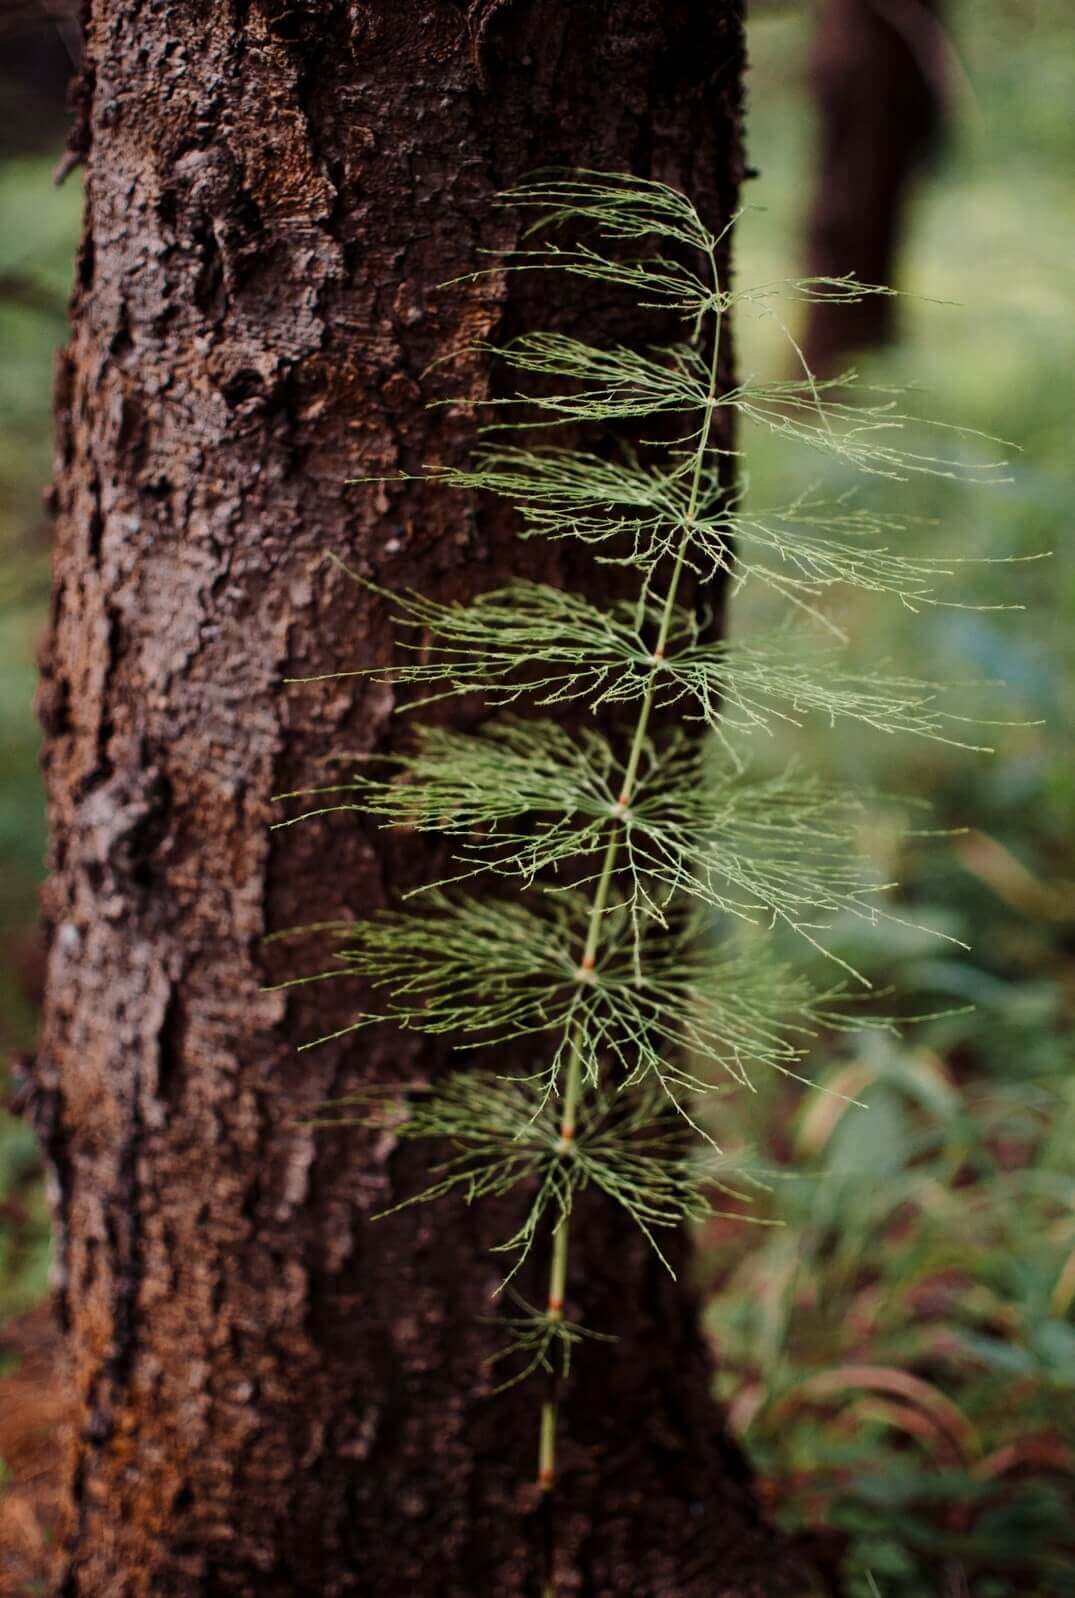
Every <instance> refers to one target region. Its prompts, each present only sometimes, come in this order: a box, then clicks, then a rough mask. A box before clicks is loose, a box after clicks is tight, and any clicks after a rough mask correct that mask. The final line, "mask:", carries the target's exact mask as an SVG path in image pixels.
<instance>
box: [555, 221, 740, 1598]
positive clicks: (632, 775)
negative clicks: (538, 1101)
mask: <svg viewBox="0 0 1075 1598" xmlns="http://www.w3.org/2000/svg"><path fill="white" fill-rule="evenodd" d="M710 263H711V266H712V269H713V280H714V285H715V288H716V289H717V292H718V293H719V286H720V285H719V277H718V273H717V263H716V254H715V251H713V252H711V254H710ZM720 331H721V313H720V310H719V308H718V309H717V310H716V313H715V326H714V331H713V352H712V356H711V360H710V369H709V392H708V395H707V399H706V407H705V417H704V420H703V422H702V426H701V430H700V433H699V438H698V451H697V454H696V456H695V460H694V470H693V477H692V480H691V492H690V500H689V503H688V506H687V514H686V517H685V519H684V524H683V532H682V536H681V538H680V541H679V546H678V549H677V551H676V558H675V564H674V565H673V568H672V575H671V577H670V579H669V583H668V591H667V593H666V595H665V599H664V607H663V610H662V612H661V621H660V626H659V628H658V632H657V642H656V644H655V646H654V650H653V660H652V664H651V666H650V671H649V677H648V680H647V682H646V688H645V692H644V694H643V696H642V704H641V707H640V709H639V713H638V721H637V723H636V725H635V730H634V736H633V738H632V740H631V748H630V752H629V754H628V757H627V765H626V767H625V768H624V778H623V787H622V789H621V791H620V796H619V800H618V802H617V804H616V807H615V810H614V812H613V815H612V818H611V833H610V835H609V840H608V844H607V846H606V849H605V854H604V859H603V861H602V864H601V870H600V873H599V874H598V878H597V886H596V888H595V889H594V896H593V903H592V905H591V907H590V916H589V922H588V926H587V932H586V943H585V946H584V949H583V955H582V960H581V962H580V964H579V969H578V980H579V981H580V982H593V981H594V970H595V967H596V964H597V951H598V946H599V944H600V938H601V925H602V922H603V920H604V915H605V910H606V908H607V905H608V896H609V892H610V890H611V887H612V878H613V874H614V872H615V867H616V857H617V855H618V853H619V847H620V840H621V838H622V836H623V832H624V830H625V829H626V828H627V827H628V826H629V825H630V804H631V799H632V796H633V792H634V784H635V779H636V778H637V776H638V766H639V762H640V760H641V758H642V751H643V749H644V747H645V742H646V733H647V731H648V728H649V722H650V716H651V715H652V712H653V703H654V699H655V697H656V690H657V674H658V672H659V671H660V669H661V666H662V663H663V661H664V652H665V647H666V645H667V643H668V635H669V632H670V631H671V627H672V618H673V616H674V614H675V604H676V594H677V592H678V589H679V584H680V580H681V578H682V576H683V566H684V562H685V560H686V554H687V546H688V545H689V543H690V541H691V537H692V535H693V532H694V521H695V517H696V516H697V514H698V499H699V495H700V493H701V485H702V469H703V467H704V465H705V458H706V453H707V451H708V449H709V435H710V431H711V429H712V425H713V412H714V410H715V408H716V406H715V401H716V397H717V367H718V362H719V359H720ZM581 1093H582V1049H581V1046H580V1039H579V1036H578V1033H577V1032H576V1034H575V1038H574V1041H573V1044H572V1048H571V1054H570V1058H569V1060H568V1066H567V1074H566V1079H565V1082H564V1098H563V1109H562V1112H561V1116H560V1144H559V1152H560V1155H561V1158H563V1159H570V1158H571V1157H572V1151H573V1147H574V1142H575V1132H576V1122H577V1115H578V1106H579V1099H580V1097H581ZM569 1236H570V1218H569V1216H568V1215H567V1213H566V1212H565V1213H564V1214H563V1215H562V1216H561V1217H560V1222H559V1224H558V1226H557V1228H556V1231H555V1232H554V1234H553V1249H552V1262H551V1265H550V1268H549V1296H548V1303H547V1305H546V1310H545V1313H546V1316H547V1318H548V1320H549V1322H550V1324H553V1325H559V1324H560V1323H561V1322H562V1320H563V1316H564V1298H565V1295H566V1291H567V1259H568V1242H569ZM559 1385H560V1384H559V1382H558V1380H557V1379H556V1376H555V1374H554V1376H553V1380H552V1385H551V1388H550V1394H549V1397H548V1398H546V1400H545V1402H544V1403H543V1405H542V1407H541V1432H540V1442H539V1448H538V1485H539V1487H540V1489H541V1491H542V1493H543V1494H548V1493H551V1492H552V1489H553V1487H554V1485H555V1481H556V1437H557V1428H558V1420H559V1409H560V1403H559ZM543 1598H556V1582H555V1576H554V1573H553V1572H552V1571H551V1570H549V1571H548V1572H547V1573H546V1578H545V1583H544V1588H543Z"/></svg>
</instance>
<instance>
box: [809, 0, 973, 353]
mask: <svg viewBox="0 0 1075 1598" xmlns="http://www.w3.org/2000/svg"><path fill="white" fill-rule="evenodd" d="M943 7H944V0H823V4H822V7H821V13H820V16H819V19H818V24H817V31H816V33H815V38H814V50H813V62H812V76H813V82H814V93H815V101H816V105H817V116H818V162H817V172H816V178H815V188H814V199H813V203H812V206H811V211H810V220H809V232H808V244H807V270H808V271H809V272H810V273H811V274H815V273H816V274H818V275H820V276H828V277H840V276H842V275H843V274H844V273H845V272H854V274H855V275H856V277H858V278H859V279H861V281H862V282H864V283H880V284H884V285H886V286H889V287H891V286H894V284H895V282H896V277H897V264H898V263H897V258H898V251H899V245H900V239H901V236H902V232H903V228H904V226H905V222H906V213H907V204H908V200H909V198H910V195H911V192H912V188H913V180H914V177H915V174H916V173H917V172H918V171H919V169H920V168H921V166H922V163H923V161H924V160H925V159H926V158H927V157H928V156H929V155H930V153H931V152H932V151H933V149H934V148H935V146H936V144H937V141H938V138H939V136H940V132H941V127H942V123H943V115H944V105H945V78H946V49H945V40H944V35H943V32H942V30H941V19H942V15H943ZM896 305H897V302H896V301H894V300H893V299H891V298H890V297H887V296H884V295H871V296H869V297H868V298H866V299H864V300H863V301H862V302H861V303H860V304H858V305H840V304H829V305H826V304H819V305H815V306H814V307H813V308H812V310H811V313H810V319H809V322H808V326H807V334H806V345H805V349H806V357H807V360H808V362H809V364H810V366H811V368H812V369H813V370H814V371H815V372H818V373H820V374H823V375H824V374H829V373H831V372H833V371H834V370H835V369H836V368H838V366H839V365H840V362H841V361H842V359H843V357H844V356H845V355H846V354H847V353H848V352H849V351H852V350H856V349H864V348H866V347H868V346H870V345H874V344H883V343H885V342H887V341H888V340H889V339H890V338H891V337H892V335H893V331H894V325H895V319H896V314H897V313H896Z"/></svg>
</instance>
